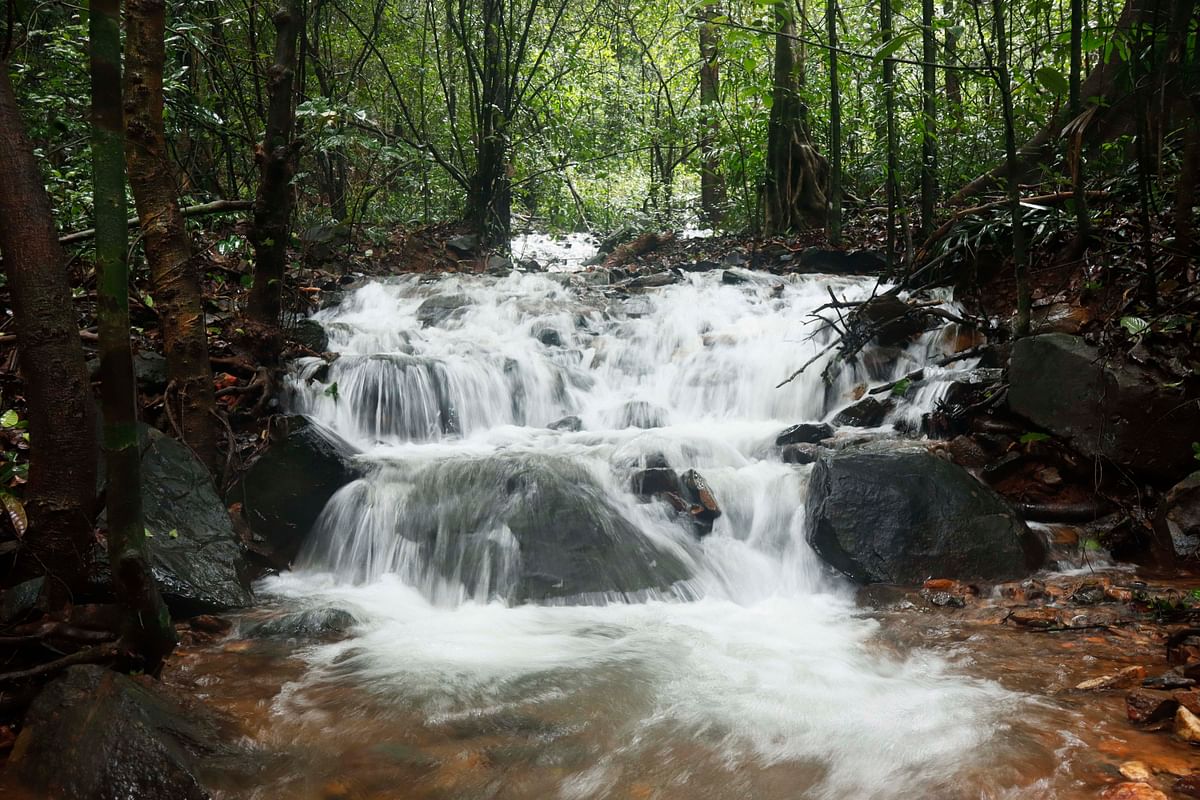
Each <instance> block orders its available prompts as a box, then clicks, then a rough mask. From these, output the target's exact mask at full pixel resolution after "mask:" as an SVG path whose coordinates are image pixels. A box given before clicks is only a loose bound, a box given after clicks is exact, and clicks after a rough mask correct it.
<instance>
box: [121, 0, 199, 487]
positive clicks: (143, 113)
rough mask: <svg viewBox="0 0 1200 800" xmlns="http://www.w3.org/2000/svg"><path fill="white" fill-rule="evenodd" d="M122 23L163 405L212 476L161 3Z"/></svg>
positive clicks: (129, 5) (129, 126) (133, 12)
mask: <svg viewBox="0 0 1200 800" xmlns="http://www.w3.org/2000/svg"><path fill="white" fill-rule="evenodd" d="M125 21H126V31H125V79H124V106H125V136H126V150H125V163H126V166H127V168H128V170H129V185H130V188H131V189H132V190H133V199H134V202H135V204H136V206H137V214H138V218H139V219H140V220H141V223H142V233H143V235H144V236H145V248H146V259H147V261H149V263H150V276H151V279H152V282H153V285H154V295H153V297H154V303H155V307H156V308H157V310H158V316H159V327H160V329H161V331H162V337H163V354H164V355H165V356H166V359H167V373H168V377H169V379H170V382H169V385H168V388H167V392H166V396H165V398H164V404H165V405H166V408H167V413H168V416H169V417H170V418H171V420H172V422H173V424H174V426H175V429H176V433H177V434H178V435H179V436H180V438H181V439H183V441H184V443H185V444H187V446H188V447H190V448H191V449H192V451H193V452H194V453H195V454H196V456H197V458H199V459H200V461H202V462H203V463H204V465H205V466H207V467H208V468H209V470H210V471H215V470H216V469H217V468H218V463H219V462H218V458H217V426H216V422H217V420H216V417H215V412H214V407H215V406H214V404H215V401H214V398H213V377H212V365H211V364H210V363H209V360H208V335H207V331H206V330H205V318H204V299H203V297H202V296H201V293H200V275H199V272H198V270H197V265H196V263H195V261H194V260H193V258H192V248H191V242H190V241H189V239H188V234H187V229H186V228H185V227H184V221H183V215H182V214H181V213H180V211H179V198H178V194H177V187H176V185H175V178H174V175H173V173H172V170H171V163H170V157H169V155H168V152H167V142H166V134H165V133H164V131H163V88H162V82H163V63H164V60H165V43H164V36H165V34H166V8H165V3H164V2H163V0H128V1H127V2H126V5H125Z"/></svg>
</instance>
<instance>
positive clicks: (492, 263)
mask: <svg viewBox="0 0 1200 800" xmlns="http://www.w3.org/2000/svg"><path fill="white" fill-rule="evenodd" d="M512 267H513V262H512V259H510V258H508V257H507V256H502V255H499V254H493V255H491V256H488V261H487V268H488V272H505V273H507V272H509V271H511V270H512Z"/></svg>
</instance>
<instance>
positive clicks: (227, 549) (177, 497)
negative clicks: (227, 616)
mask: <svg viewBox="0 0 1200 800" xmlns="http://www.w3.org/2000/svg"><path fill="white" fill-rule="evenodd" d="M138 433H139V438H140V445H141V451H142V511H143V513H144V515H145V524H146V530H147V531H148V532H149V534H150V537H149V539H148V540H147V547H148V549H149V552H150V568H151V571H152V572H153V574H154V577H155V580H156V581H157V582H158V586H159V590H160V591H161V592H162V594H163V599H164V600H166V602H167V605H168V606H169V607H170V608H171V611H172V612H173V613H174V614H175V615H177V616H191V615H193V614H201V613H206V612H210V611H223V610H225V609H230V608H243V607H245V606H248V605H250V604H251V603H252V602H253V600H254V598H253V595H251V593H250V585H249V572H250V570H249V566H248V565H247V563H246V560H245V553H244V549H243V547H242V543H241V540H240V539H239V537H238V535H237V533H236V532H235V531H234V529H233V521H232V520H231V519H230V518H229V512H228V511H227V510H226V508H225V504H224V503H223V502H221V498H220V496H219V495H218V494H217V490H216V487H215V486H214V485H213V482H212V478H211V477H210V476H209V473H208V470H207V469H205V468H204V465H203V464H201V463H200V462H199V461H197V460H196V457H195V456H194V455H193V454H192V451H191V450H189V449H188V448H187V447H186V446H184V445H182V444H180V443H179V442H177V441H175V440H174V439H172V438H171V437H169V436H167V435H166V434H164V433H162V432H160V431H158V430H156V429H154V428H151V427H149V426H148V425H140V426H139V428H138ZM102 472H103V471H102ZM100 480H101V481H102V482H103V481H105V480H106V479H105V477H104V475H103V474H101V475H100ZM102 485H103V484H102ZM95 564H96V570H95V574H94V576H93V577H94V580H95V582H96V583H97V585H98V586H99V587H101V588H103V589H104V590H107V587H108V586H109V585H110V579H109V576H108V574H109V573H108V554H107V553H106V552H105V551H104V548H103V547H99V548H97V551H96V553H95Z"/></svg>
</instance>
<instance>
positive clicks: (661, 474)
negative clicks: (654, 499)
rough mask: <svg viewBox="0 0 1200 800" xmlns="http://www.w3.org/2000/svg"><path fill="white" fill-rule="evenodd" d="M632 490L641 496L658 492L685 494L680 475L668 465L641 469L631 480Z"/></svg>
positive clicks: (648, 495)
mask: <svg viewBox="0 0 1200 800" xmlns="http://www.w3.org/2000/svg"><path fill="white" fill-rule="evenodd" d="M630 491H632V492H633V493H634V494H636V495H638V496H639V497H645V498H649V497H651V496H653V495H656V494H676V495H679V496H681V497H682V496H683V485H682V484H681V483H680V482H679V475H678V474H677V473H676V472H675V470H673V469H670V468H668V467H650V468H648V469H643V470H639V471H638V472H635V473H634V474H633V478H632V479H631V480H630Z"/></svg>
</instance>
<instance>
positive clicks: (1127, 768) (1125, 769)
mask: <svg viewBox="0 0 1200 800" xmlns="http://www.w3.org/2000/svg"><path fill="white" fill-rule="evenodd" d="M1118 769H1119V770H1120V771H1121V774H1122V775H1124V776H1125V777H1126V778H1128V779H1129V780H1131V781H1142V782H1146V781H1149V780H1150V779H1151V778H1152V777H1153V775H1152V774H1151V773H1150V768H1149V767H1147V766H1146V765H1145V764H1143V763H1142V762H1140V761H1126V762H1125V763H1124V764H1122V765H1121V766H1120V767H1118Z"/></svg>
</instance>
